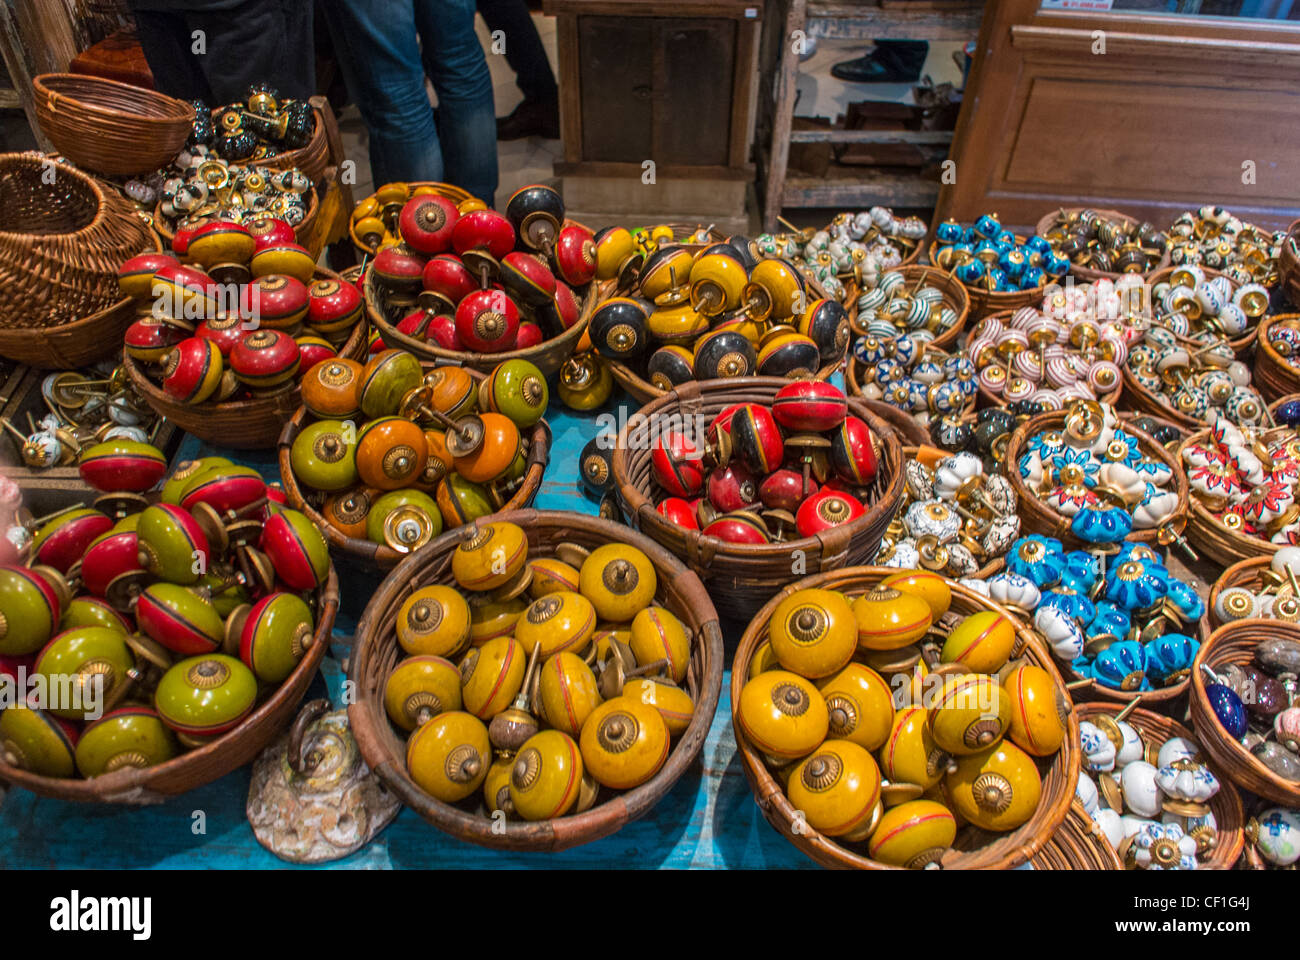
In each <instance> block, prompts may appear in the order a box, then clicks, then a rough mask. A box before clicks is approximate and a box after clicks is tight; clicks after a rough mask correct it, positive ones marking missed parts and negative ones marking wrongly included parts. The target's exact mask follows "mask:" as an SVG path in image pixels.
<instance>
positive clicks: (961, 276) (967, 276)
mask: <svg viewBox="0 0 1300 960" xmlns="http://www.w3.org/2000/svg"><path fill="white" fill-rule="evenodd" d="M953 274H954V276H956V277H957V279H958V280H960V281H961V282H962V283H967V284H972V285H973V284H976V283H979V282H980V280H981V279H982V278H983V276H984V264H982V263H980V262H979V261H978V260H972V261H970V262H969V263H963V264H962V265H961V266H960V267H958V268H957V269H956V270H954V271H953Z"/></svg>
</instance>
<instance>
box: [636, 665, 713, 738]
mask: <svg viewBox="0 0 1300 960" xmlns="http://www.w3.org/2000/svg"><path fill="white" fill-rule="evenodd" d="M623 696H625V697H629V698H631V699H633V700H640V701H641V702H642V703H644V704H646V705H647V706H651V707H654V708H655V709H656V710H658V711H659V716H661V717H663V718H664V723H665V724H667V725H668V733H669V735H670V736H674V737H680V736H681V735H682V734H683V733H685V732H686V728H687V727H688V726H690V724H691V717H693V716H694V715H695V701H693V700H692V699H691V695H690V694H689V693H687V692H686V691H685V690H683V689H682V688H681V687H675V686H673V685H672V684H671V683H665V682H664V681H662V680H658V679H656V678H654V677H633V678H632V679H631V680H629V681H627V683H625V684H624V685H623Z"/></svg>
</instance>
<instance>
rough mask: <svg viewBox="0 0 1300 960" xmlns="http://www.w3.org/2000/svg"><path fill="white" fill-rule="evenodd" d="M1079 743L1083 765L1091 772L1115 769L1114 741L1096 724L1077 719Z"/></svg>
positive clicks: (1105, 771) (1104, 771) (1107, 771)
mask: <svg viewBox="0 0 1300 960" xmlns="http://www.w3.org/2000/svg"><path fill="white" fill-rule="evenodd" d="M1079 745H1080V747H1082V748H1083V765H1084V767H1085V768H1087V769H1088V771H1089V772H1091V773H1109V772H1110V771H1111V770H1114V769H1115V753H1116V748H1115V742H1114V741H1113V740H1111V738H1110V737H1108V736H1106V734H1105V733H1103V732H1102V730H1101V728H1100V727H1098V726H1097V725H1096V724H1094V723H1091V722H1089V721H1087V720H1081V721H1079Z"/></svg>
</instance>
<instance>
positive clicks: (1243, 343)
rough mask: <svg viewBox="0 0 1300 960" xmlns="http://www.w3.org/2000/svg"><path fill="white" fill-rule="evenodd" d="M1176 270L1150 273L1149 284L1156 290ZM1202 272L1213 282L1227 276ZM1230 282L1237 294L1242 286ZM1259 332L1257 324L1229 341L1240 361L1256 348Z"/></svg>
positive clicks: (1214, 272)
mask: <svg viewBox="0 0 1300 960" xmlns="http://www.w3.org/2000/svg"><path fill="white" fill-rule="evenodd" d="M1176 269H1178V268H1177V267H1174V266H1167V267H1161V268H1160V269H1159V270H1156V271H1155V272H1154V273H1150V274H1148V275H1147V284H1148V285H1149V286H1150V287H1152V288H1154V287H1155V285H1156V284H1158V283H1164V282H1165V281H1167V280H1168V279H1169V275H1170V274H1171V273H1173V272H1174V271H1175V270H1176ZM1201 271H1202V272H1203V273H1204V274H1205V277H1206V279H1207V280H1213V279H1214V278H1215V277H1222V276H1225V274H1224V273H1222V272H1221V271H1219V270H1211V269H1210V268H1209V267H1201ZM1228 282H1229V283H1231V284H1232V292H1233V293H1236V292H1237V287H1238V286H1240V284H1238V283H1237V281H1236V280H1233V279H1232V278H1231V277H1229V278H1228ZM1258 332H1259V324H1256V325H1255V326H1253V327H1251V328H1250V329H1249V330H1247V331H1246V332H1245V333H1243V334H1242V335H1241V336H1239V337H1237V338H1235V339H1232V340H1229V341H1228V343H1230V344H1232V349H1233V351H1234V352H1235V353H1236V354H1237V359H1238V360H1245V359H1247V355H1248V354H1249V353H1250V351H1251V348H1252V347H1254V345H1255V334H1256V333H1258Z"/></svg>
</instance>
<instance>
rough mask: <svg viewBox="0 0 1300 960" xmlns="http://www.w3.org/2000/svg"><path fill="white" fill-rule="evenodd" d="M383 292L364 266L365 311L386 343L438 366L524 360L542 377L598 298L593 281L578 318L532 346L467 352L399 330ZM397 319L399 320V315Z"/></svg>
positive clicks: (570, 344) (553, 369)
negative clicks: (431, 342) (561, 331)
mask: <svg viewBox="0 0 1300 960" xmlns="http://www.w3.org/2000/svg"><path fill="white" fill-rule="evenodd" d="M383 296H384V294H383V288H381V287H380V286H379V284H378V283H376V282H375V272H374V271H373V270H367V271H366V279H365V298H366V314H367V316H369V317H370V322H371V323H373V324H374V326H375V329H376V330H378V331H379V335H380V336H381V337H383V339H384V343H385V344H387V345H388V346H389V347H395V348H397V349H399V350H405V351H406V352H407V353H413V354H415V356H417V357H419V358H420V359H421V360H428V361H431V362H433V363H435V364H438V365H439V366H442V365H446V364H455V365H456V366H459V367H468V368H469V369H470V370H479V371H481V372H483V373H487V372H489V371H490V370H492V369H493V368H495V367H496V365H497V364H499V363H505V361H507V360H528V361H530V362H532V363H533V364H534V365H535V366H536V367H537V369H538V370H540V371H542V375H543V376H546V377H551V376H554V375H555V374H556V373H557V372H558V371H559V369H560V367H562V366H563V365H564V361H565V360H568V359H569V357H571V356H572V355H573V351H574V348H575V347H576V346H577V345H578V341H579V340H580V339H582V335H583V334H584V333H585V332H586V330H587V323H588V321H589V320H591V315H592V313H593V312H594V311H595V309H596V304H597V303H599V302H600V300H601V294H600V292H599V290H598V289H597V285H596V284H594V283H593V284H591V285H590V286H589V287H588V289H587V293H586V296H585V297H583V300H582V313H581V314H580V316H579V317H578V322H577V323H575V324H574V325H573V326H571V327H569V329H568V330H565V331H564V332H563V333H562V334H560V335H559V336H558V337H552V338H551V339H549V340H543V341H542V342H541V343H539V344H537V345H536V346H532V347H525V348H524V349H523V350H508V351H506V352H504V353H469V352H467V351H464V350H444V349H443V348H442V347H436V346H434V345H432V344H430V343H425V342H424V341H423V340H417V339H415V338H414V337H408V336H407V335H406V334H404V333H402V332H401V331H399V330H398V329H397V327H396V326H395V325H394V322H393V321H392V320H391V319H390V317H389V315H388V313H387V311H386V310H385V308H384V299H383ZM411 309H413V308H407V311H406V312H409V311H410V310H411ZM398 319H399V321H400V318H398Z"/></svg>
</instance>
